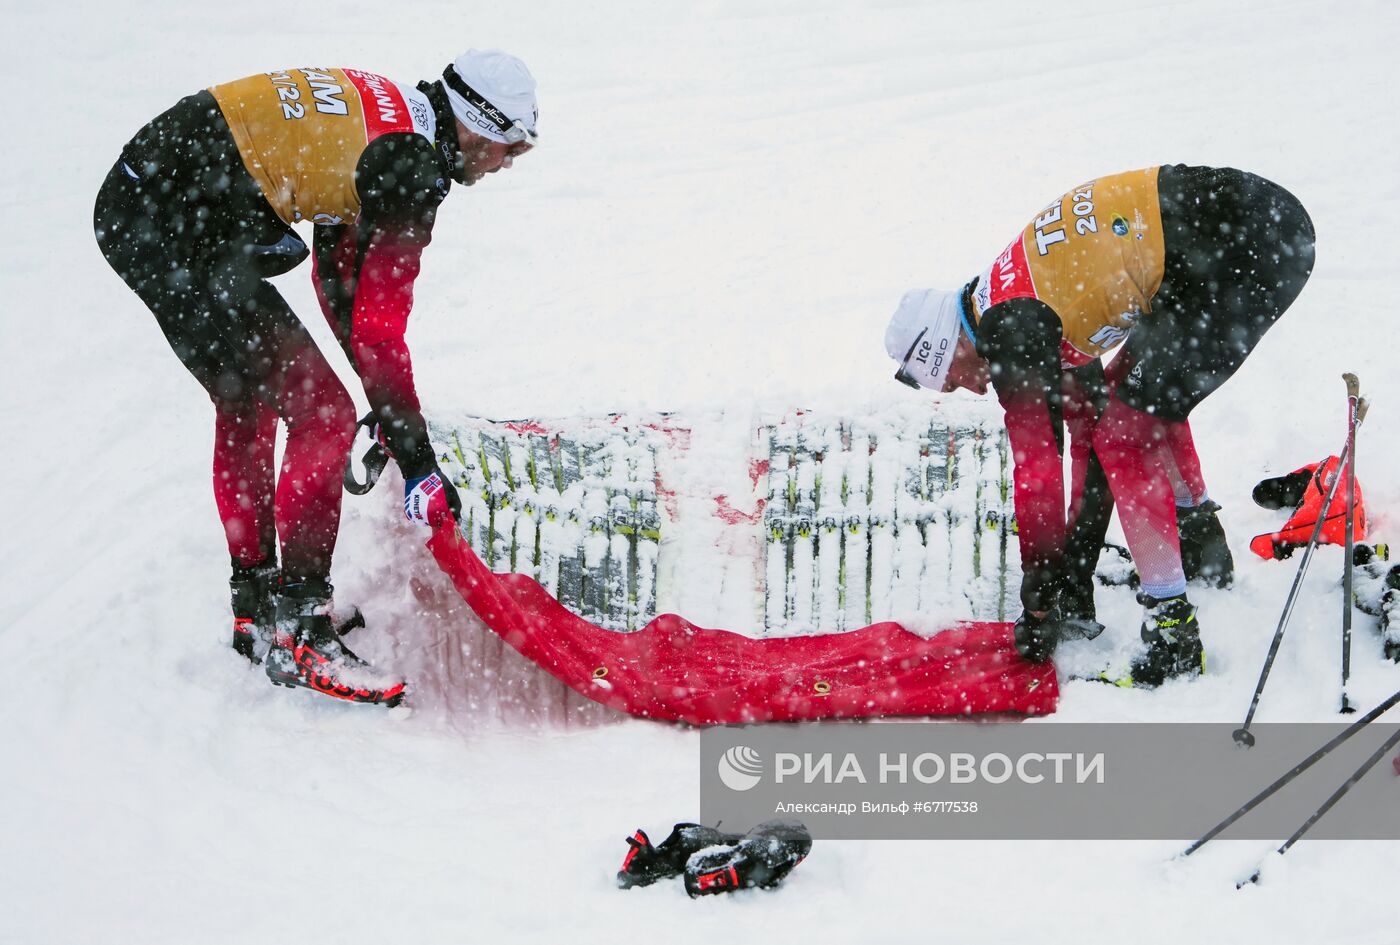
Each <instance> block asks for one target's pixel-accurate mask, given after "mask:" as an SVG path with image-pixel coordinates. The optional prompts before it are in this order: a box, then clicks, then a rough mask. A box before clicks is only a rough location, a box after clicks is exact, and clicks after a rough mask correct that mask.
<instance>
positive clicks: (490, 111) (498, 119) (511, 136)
mask: <svg viewBox="0 0 1400 945" xmlns="http://www.w3.org/2000/svg"><path fill="white" fill-rule="evenodd" d="M442 79H443V81H444V82H446V83H447V86H448V88H450V89H452V91H454V92H456V93H457V94H458V95H460V96H462V98H464V99H466V100H467V103H468V104H469V105H471V106H472V108H475V109H476V110H477V111H479V112H481V114H483V115H485V116H486V119H487V120H488V121H490V122H491V124H493V125H495V126H496V131H497V132H498V133H499V134H500V136H501V137H502V138H505V139H506V144H511V145H517V144H523V145H525V147H524V148H521V149H520V151H519V152H518V153H522V154H523V153H524V152H525V151H527V150H529V149H530V148H532V147H534V145H535V142H536V141H538V140H539V135H538V134H536V133H535V132H533V131H531V130H530V129H529V128H526V127H525V126H524V125H522V124H521V123H520V122H518V121H516V120H514V119H513V118H509V117H507V116H506V114H505V113H504V112H502V111H501V110H500V109H499V108H497V107H496V106H495V105H492V104H491V103H490V102H489V101H487V99H486V96H484V95H482V94H481V93H480V92H478V91H477V90H476V89H474V88H472V87H471V86H470V85H467V82H466V80H465V79H463V78H462V77H461V76H460V75H459V74H458V73H457V70H456V69H454V68H453V67H452V66H448V67H447V68H446V69H444V70H443V72H442Z"/></svg>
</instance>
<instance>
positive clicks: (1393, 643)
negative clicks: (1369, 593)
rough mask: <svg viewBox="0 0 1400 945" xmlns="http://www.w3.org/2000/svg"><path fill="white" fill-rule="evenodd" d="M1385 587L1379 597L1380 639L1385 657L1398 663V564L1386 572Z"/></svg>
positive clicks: (1399, 655)
mask: <svg viewBox="0 0 1400 945" xmlns="http://www.w3.org/2000/svg"><path fill="white" fill-rule="evenodd" d="M1385 587H1386V590H1385V594H1384V595H1383V596H1382V597H1381V640H1382V642H1383V643H1384V644H1385V656H1386V659H1388V660H1392V661H1394V662H1396V663H1400V564H1397V565H1396V566H1395V567H1393V568H1391V569H1390V570H1389V571H1387V572H1386V575H1385Z"/></svg>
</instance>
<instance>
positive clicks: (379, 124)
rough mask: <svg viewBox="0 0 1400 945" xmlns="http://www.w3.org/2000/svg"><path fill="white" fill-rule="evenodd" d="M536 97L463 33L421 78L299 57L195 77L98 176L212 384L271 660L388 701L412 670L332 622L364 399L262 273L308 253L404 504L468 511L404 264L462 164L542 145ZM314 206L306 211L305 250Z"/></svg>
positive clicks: (109, 223) (423, 510)
mask: <svg viewBox="0 0 1400 945" xmlns="http://www.w3.org/2000/svg"><path fill="white" fill-rule="evenodd" d="M538 114H539V111H538V108H537V106H536V103H535V80H534V78H533V77H532V76H531V75H530V72H529V70H528V69H526V68H525V64H524V63H522V62H521V61H520V60H519V59H517V58H515V57H514V56H508V55H506V54H504V53H500V52H482V51H477V50H470V51H468V52H467V53H465V54H463V55H462V56H459V57H458V58H457V59H456V60H455V61H453V62H452V63H450V64H449V65H448V66H447V68H446V70H444V72H443V75H442V78H441V79H440V80H437V81H433V82H419V83H417V84H416V85H402V84H399V83H397V82H394V81H393V80H391V79H387V78H385V77H383V76H379V75H375V74H373V73H369V72H364V71H361V70H358V69H339V68H325V67H309V66H308V67H303V68H297V69H287V70H283V71H279V72H270V73H264V74H261V75H254V76H249V77H247V78H244V79H238V80H236V81H233V82H227V83H224V84H221V85H215V86H212V87H210V88H208V89H206V90H204V91H201V92H197V93H195V94H194V95H191V96H188V97H186V98H184V99H182V100H181V101H180V102H179V103H177V104H176V105H175V106H174V107H172V108H171V109H169V110H168V111H166V112H165V113H164V114H162V115H160V116H158V117H157V118H155V119H154V120H153V121H151V122H150V124H148V125H146V127H144V128H142V129H141V130H140V131H139V132H138V133H137V134H136V136H135V137H134V138H132V139H131V141H130V142H128V143H127V145H126V147H125V148H123V149H122V153H121V158H120V159H119V160H118V161H117V163H116V164H115V165H114V166H113V167H112V170H111V172H110V173H109V174H108V175H107V179H106V181H105V182H104V183H103V185H102V189H101V191H100V192H99V194H98V197H97V205H96V208H95V211H94V218H93V226H94V230H95V232H96V235H97V241H98V245H99V247H100V248H101V250H102V253H103V255H104V256H105V257H106V258H107V261H108V262H109V263H110V264H111V266H112V268H113V269H115V270H116V272H117V274H118V275H120V276H121V277H122V279H123V281H125V282H126V284H127V285H128V286H129V287H130V288H131V289H132V290H133V291H134V292H135V293H136V294H137V295H138V296H139V297H140V298H141V300H142V301H143V302H144V303H145V304H146V306H147V307H148V308H149V309H150V310H151V312H152V313H153V314H154V315H155V318H156V323H157V324H158V325H159V326H160V329H161V331H162V332H163V333H164V335H165V337H166V340H167V341H168V342H169V343H170V346H171V348H172V349H173V350H174V352H175V354H176V356H177V357H178V358H179V359H180V361H181V363H183V364H184V366H185V368H186V369H187V370H188V371H189V372H190V373H191V374H193V375H194V377H195V378H196V379H197V380H198V381H199V383H200V385H201V386H202V387H203V388H204V390H205V392H206V393H207V394H208V396H209V398H210V400H212V401H213V403H214V408H215V424H214V433H215V436H214V495H215V500H216V504H217V505H218V509H219V515H220V518H221V519H222V521H223V526H224V533H225V538H226V539H227V543H228V549H229V555H230V557H231V559H232V568H233V573H232V577H231V578H230V581H229V585H230V588H231V591H232V598H233V612H234V636H233V644H234V647H235V648H236V649H237V650H238V651H239V652H240V653H242V654H243V655H244V656H246V657H248V658H249V659H250V660H252V661H253V662H262V663H264V664H265V666H266V669H267V675H268V677H269V678H270V679H272V681H273V682H276V683H279V684H282V685H288V686H306V687H309V688H311V689H314V690H316V691H318V692H322V693H326V694H327V695H331V696H334V697H337V698H341V699H347V700H350V701H354V702H370V703H381V704H387V705H392V704H394V703H396V702H397V701H398V700H399V699H400V698H402V695H403V692H404V683H403V680H401V679H398V678H396V677H394V676H393V675H392V674H390V673H386V672H382V671H379V670H375V669H374V668H372V667H370V666H368V665H367V664H366V663H365V662H364V661H363V660H360V659H359V658H358V657H356V656H355V654H354V653H352V652H351V651H350V650H349V648H347V647H346V646H345V645H344V643H343V641H342V640H341V638H340V635H339V634H338V633H337V631H336V628H335V627H334V626H333V625H332V618H331V590H332V589H331V584H330V570H331V554H332V551H333V550H334V548H335V539H336V533H337V531H338V529H339V524H340V495H341V471H342V470H343V469H344V466H345V459H346V456H347V455H348V454H349V451H350V446H351V442H352V440H353V439H354V434H355V411H354V405H353V402H352V401H351V400H350V396H349V394H348V393H347V392H346V390H345V388H344V386H342V385H341V383H340V381H339V379H338V378H337V377H336V375H335V372H334V371H333V370H332V369H331V367H330V365H329V364H328V363H327V361H326V359H325V357H324V356H323V355H322V354H321V352H320V351H318V350H317V348H316V345H315V343H314V342H313V341H312V339H311V336H310V335H309V334H308V333H307V331H306V328H305V327H304V326H303V325H302V324H301V322H300V321H298V320H297V317H296V315H295V314H294V313H293V312H292V310H291V309H290V308H289V307H288V306H287V303H286V301H285V300H284V299H283V298H282V296H281V295H280V294H279V293H278V292H277V290H276V289H275V288H274V287H273V286H272V284H271V283H270V282H268V281H267V280H268V277H270V276H275V275H280V274H282V273H285V272H288V271H290V270H291V269H292V268H294V267H295V266H297V265H298V264H299V263H301V262H302V261H303V260H304V259H305V258H306V257H307V256H308V255H312V256H313V267H312V280H313V282H314V284H315V287H316V293H317V297H318V298H319V300H320V303H321V309H322V312H323V313H324V315H325V317H326V319H327V320H328V321H329V322H330V325H331V328H332V329H333V330H334V332H335V335H336V338H337V339H338V340H339V342H340V344H341V346H342V347H343V348H344V350H345V353H346V355H347V357H348V358H349V360H350V363H351V365H353V367H354V369H355V371H356V373H357V374H358V375H359V378H360V381H361V383H362V384H363V385H364V390H365V396H366V397H367V398H368V400H369V403H370V407H371V409H372V411H373V417H374V419H375V421H376V423H377V425H378V427H379V429H380V430H381V431H382V435H383V437H384V440H385V441H386V443H387V444H388V447H389V449H390V451H391V452H392V454H393V456H394V458H395V459H396V461H397V462H398V464H399V468H400V470H401V471H402V472H403V476H404V481H405V501H404V512H405V515H406V516H408V517H409V518H410V519H411V520H415V521H419V522H423V523H424V524H431V523H432V522H433V521H436V520H438V519H440V518H441V517H442V516H443V515H445V514H446V513H447V512H449V511H451V512H456V511H457V509H458V507H459V502H458V499H457V494H456V491H455V490H454V489H453V487H452V484H451V483H450V482H449V481H447V479H446V478H445V477H443V476H442V474H441V473H440V471H439V470H438V468H437V462H436V459H435V455H436V454H435V453H434V451H433V447H432V444H431V443H430V442H429V441H428V428H427V424H426V422H425V421H424V419H423V414H422V411H421V409H420V405H419V402H418V396H417V393H416V391H415V387H414V382H413V368H412V363H411V361H410V358H409V352H408V347H407V345H406V343H405V341H404V333H405V331H406V329H407V326H408V316H409V312H410V311H411V309H412V306H413V283H414V280H415V279H416V278H417V276H418V271H419V258H420V256H421V254H422V252H423V249H424V247H426V246H427V245H428V242H429V240H430V239H431V238H432V229H433V224H434V222H435V219H436V216H437V209H438V206H439V205H440V204H441V203H442V201H443V199H444V198H445V197H446V196H447V194H448V191H449V190H450V189H451V186H452V183H453V182H454V181H455V182H456V183H458V184H462V185H467V186H469V185H471V184H475V183H476V182H478V181H480V180H481V179H482V178H483V177H485V176H486V175H487V174H493V173H496V172H497V171H499V170H501V169H503V168H509V167H511V166H512V163H513V162H514V160H515V159H516V158H518V157H520V156H521V155H522V154H524V153H525V152H526V151H528V150H530V149H531V148H532V147H533V146H534V143H535V141H536V122H537V119H538ZM301 222H309V223H311V224H313V225H314V226H313V233H314V239H313V241H312V252H311V253H308V250H307V247H306V244H305V243H304V242H303V241H302V239H301V237H300V236H298V235H297V233H296V231H295V230H294V229H293V225H294V224H297V223H301ZM279 421H280V422H281V423H283V424H285V425H286V428H287V439H286V449H285V451H284V457H283V461H282V465H281V469H280V470H278V469H276V468H275V467H274V461H273V449H274V444H275V442H276V432H277V425H278V422H279ZM279 551H280V553H281V562H280V564H279V562H278V552H279Z"/></svg>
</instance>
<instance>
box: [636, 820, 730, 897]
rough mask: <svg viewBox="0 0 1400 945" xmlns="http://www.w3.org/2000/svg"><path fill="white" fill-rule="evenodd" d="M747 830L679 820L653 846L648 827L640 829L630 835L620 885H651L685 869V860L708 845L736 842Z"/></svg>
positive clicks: (724, 844) (676, 874)
mask: <svg viewBox="0 0 1400 945" xmlns="http://www.w3.org/2000/svg"><path fill="white" fill-rule="evenodd" d="M743 836H744V835H743V834H739V833H722V832H720V831H719V830H718V829H716V828H714V827H706V826H704V825H703V824H676V825H675V826H674V827H672V828H671V835H670V836H669V837H667V838H666V839H665V840H663V841H661V844H660V845H659V846H652V845H651V840H649V839H648V838H647V835H646V831H645V830H642V829H640V828H639V829H638V830H637V832H636V833H634V834H633V835H632V836H630V837H628V838H627V846H628V850H627V858H626V859H625V860H623V861H622V869H620V870H618V871H617V885H618V886H619V887H620V888H622V889H631V888H632V887H633V886H650V885H651V884H652V883H654V882H656V881H657V880H660V879H669V878H671V877H672V876H679V875H681V873H683V872H685V862H686V860H688V859H690V857H691V856H692V855H693V854H695V853H696V852H698V851H700V850H703V849H705V848H706V847H714V846H732V845H733V844H736V843H738V842H739V841H740V840H742V839H743Z"/></svg>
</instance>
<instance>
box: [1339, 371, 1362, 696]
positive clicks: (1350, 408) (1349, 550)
mask: <svg viewBox="0 0 1400 945" xmlns="http://www.w3.org/2000/svg"><path fill="white" fill-rule="evenodd" d="M1342 380H1343V381H1345V382H1346V385H1347V448H1348V449H1349V450H1350V451H1351V462H1349V463H1347V469H1346V472H1347V540H1346V557H1345V558H1344V559H1343V562H1342V714H1343V715H1350V714H1351V713H1353V712H1355V711H1356V709H1355V708H1354V707H1353V706H1352V704H1351V701H1350V700H1349V699H1347V680H1348V678H1350V676H1351V611H1352V607H1353V601H1352V590H1351V588H1352V569H1353V567H1354V565H1353V562H1352V554H1353V551H1354V550H1355V547H1356V539H1355V527H1356V526H1355V523H1356V410H1357V404H1358V401H1359V399H1360V397H1361V381H1360V380H1359V379H1358V378H1357V376H1356V375H1355V374H1343V375H1342Z"/></svg>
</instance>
